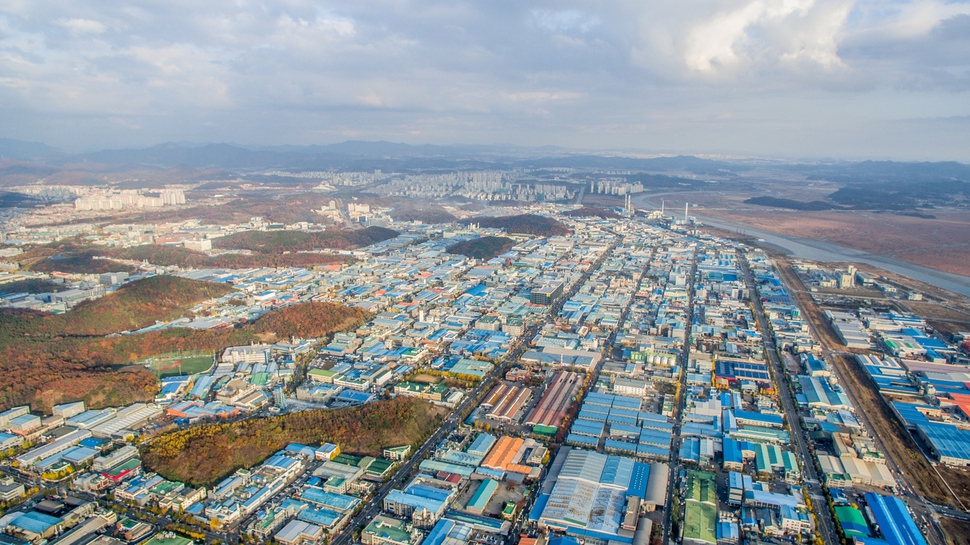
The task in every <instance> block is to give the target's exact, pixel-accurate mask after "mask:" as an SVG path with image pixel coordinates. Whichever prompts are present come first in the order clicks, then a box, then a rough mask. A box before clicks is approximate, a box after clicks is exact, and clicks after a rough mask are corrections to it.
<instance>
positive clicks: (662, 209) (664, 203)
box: [660, 199, 667, 216]
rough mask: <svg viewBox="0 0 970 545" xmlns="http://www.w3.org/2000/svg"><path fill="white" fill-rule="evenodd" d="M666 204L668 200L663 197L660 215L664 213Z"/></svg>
mask: <svg viewBox="0 0 970 545" xmlns="http://www.w3.org/2000/svg"><path fill="white" fill-rule="evenodd" d="M666 204H667V202H666V201H664V200H663V199H660V215H661V216H663V215H664V206H666Z"/></svg>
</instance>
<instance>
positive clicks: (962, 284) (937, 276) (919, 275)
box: [634, 193, 970, 297]
mask: <svg viewBox="0 0 970 545" xmlns="http://www.w3.org/2000/svg"><path fill="white" fill-rule="evenodd" d="M660 195H662V194H654V195H641V196H639V197H635V198H634V201H635V204H636V205H637V206H638V207H640V208H646V209H648V210H650V209H655V208H659V206H658V205H657V203H655V202H653V200H651V199H652V197H658V196H660ZM680 196H681V197H682V196H683V193H681V194H680ZM670 212H671V213H672V214H676V212H675V211H674V210H671V211H670ZM691 216H693V217H695V218H696V219H697V220H698V221H700V222H701V223H703V224H705V225H710V226H712V227H717V228H719V229H724V230H726V231H739V230H740V231H743V233H744V234H745V235H748V236H753V237H757V238H760V239H764V242H765V243H767V244H770V245H772V246H775V247H777V248H779V249H781V250H784V251H785V252H787V253H788V254H790V255H791V256H792V257H795V258H798V259H808V260H811V261H835V262H846V263H866V264H869V265H872V266H874V267H879V268H881V269H885V270H887V271H892V272H894V273H897V274H901V275H903V276H906V277H909V278H912V279H915V280H919V281H920V282H925V283H927V284H930V285H932V286H936V287H938V288H943V289H945V290H950V291H952V292H954V293H959V294H960V295H964V296H966V297H970V277H967V276H962V275H959V274H952V273H948V272H943V271H938V270H936V269H930V268H929V267H923V266H922V265H916V264H915V263H908V262H906V261H901V260H899V259H894V258H892V257H886V256H883V255H879V254H873V253H869V252H866V251H863V250H856V249H854V248H849V247H846V246H840V245H838V244H832V243H831V242H826V241H824V240H814V239H810V238H801V237H796V236H790V235H782V234H778V233H772V232H769V231H765V230H762V229H757V228H755V227H751V226H749V225H745V224H743V223H738V222H735V221H730V220H725V219H722V218H718V217H714V216H705V215H698V214H691ZM968 259H970V258H968Z"/></svg>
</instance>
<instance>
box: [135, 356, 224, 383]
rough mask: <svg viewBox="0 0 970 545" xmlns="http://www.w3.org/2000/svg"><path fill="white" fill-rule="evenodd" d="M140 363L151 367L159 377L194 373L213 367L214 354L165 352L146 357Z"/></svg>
mask: <svg viewBox="0 0 970 545" xmlns="http://www.w3.org/2000/svg"><path fill="white" fill-rule="evenodd" d="M140 363H141V364H142V365H147V366H148V367H149V368H151V370H152V371H154V372H155V374H156V375H158V376H159V378H164V377H174V376H178V375H194V374H195V373H202V372H204V371H208V370H209V368H210V367H212V354H197V353H196V354H184V355H179V354H164V355H161V356H154V357H151V358H146V359H145V360H144V361H142V362H140Z"/></svg>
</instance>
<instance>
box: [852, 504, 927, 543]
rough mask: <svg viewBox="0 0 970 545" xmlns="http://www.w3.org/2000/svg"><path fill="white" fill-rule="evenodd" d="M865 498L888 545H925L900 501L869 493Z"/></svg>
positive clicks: (911, 517) (906, 509)
mask: <svg viewBox="0 0 970 545" xmlns="http://www.w3.org/2000/svg"><path fill="white" fill-rule="evenodd" d="M865 497H866V503H868V504H869V510H870V511H871V512H872V514H873V516H874V517H875V519H876V520H875V522H876V524H878V525H879V531H880V532H882V537H883V539H885V540H886V541H887V542H888V543H889V544H890V545H926V539H924V538H923V535H922V534H921V533H920V531H919V528H917V527H916V522H915V521H914V520H913V515H912V514H910V512H909V509H908V508H907V507H906V504H905V503H903V501H902V500H900V499H899V498H895V497H892V496H882V495H879V494H873V493H871V492H870V493H868V494H866V496H865Z"/></svg>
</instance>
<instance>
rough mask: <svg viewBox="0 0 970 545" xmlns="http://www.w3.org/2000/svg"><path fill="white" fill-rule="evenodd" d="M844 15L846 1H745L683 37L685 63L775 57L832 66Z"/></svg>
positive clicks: (719, 64) (721, 64) (714, 67)
mask: <svg viewBox="0 0 970 545" xmlns="http://www.w3.org/2000/svg"><path fill="white" fill-rule="evenodd" d="M848 13H849V4H848V2H841V3H829V2H817V1H816V0H748V1H747V2H746V3H745V4H744V5H742V6H740V7H738V8H736V9H734V10H731V11H727V12H722V13H718V14H716V15H714V16H713V17H710V18H709V19H708V20H706V21H704V22H701V23H700V24H697V25H695V26H694V27H693V28H692V29H691V30H690V33H689V34H688V36H687V40H686V46H685V48H684V62H685V63H686V65H687V66H688V68H690V69H691V70H695V71H699V72H717V71H719V70H729V69H731V68H734V67H736V66H738V65H741V64H744V63H750V62H756V61H759V60H761V61H764V60H767V61H769V62H770V61H773V60H776V59H785V60H798V59H808V60H811V61H814V62H816V63H818V64H820V65H822V66H832V65H836V64H839V63H840V59H839V57H838V51H837V42H836V38H837V36H838V35H839V34H840V33H841V30H842V26H843V25H844V23H845V20H846V17H847V16H848Z"/></svg>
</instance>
